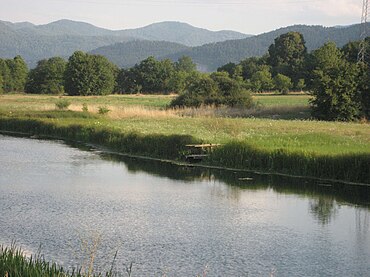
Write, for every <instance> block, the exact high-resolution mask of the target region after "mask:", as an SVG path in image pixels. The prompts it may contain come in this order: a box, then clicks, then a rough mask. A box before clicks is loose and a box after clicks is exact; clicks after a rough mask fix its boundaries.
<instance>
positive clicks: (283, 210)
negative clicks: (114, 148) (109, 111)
mask: <svg viewBox="0 0 370 277" xmlns="http://www.w3.org/2000/svg"><path fill="white" fill-rule="evenodd" d="M369 207H370V190H369V189H367V188H361V187H360V188H356V187H350V186H344V185H343V184H331V183H323V182H314V181H309V180H303V179H288V178H283V177H277V176H260V175H254V174H252V173H246V172H244V173H243V172H227V171H221V170H205V169H200V168H190V167H178V166H174V165H170V164H165V163H160V162H153V161H145V160H137V159H132V158H123V157H121V158H120V157H117V156H114V155H108V154H103V153H100V152H98V151H94V150H91V149H90V150H89V149H79V148H76V147H71V146H69V145H66V144H65V143H64V142H61V141H57V142H56V141H46V140H37V139H28V138H19V137H18V138H17V137H9V136H2V135H0V226H1V227H0V243H3V244H10V243H11V242H12V241H13V240H16V241H17V244H18V245H20V246H22V248H23V249H25V250H26V251H27V252H29V253H35V252H37V250H38V248H39V247H40V245H41V251H42V253H43V254H44V256H45V258H46V259H47V260H53V261H57V262H58V263H60V264H63V265H64V266H68V267H71V266H75V265H77V264H80V265H81V264H84V262H86V260H87V259H86V253H85V252H86V251H84V246H85V245H86V243H87V242H91V241H97V240H98V239H97V238H100V241H99V244H98V251H97V254H96V262H95V265H96V268H97V269H98V270H106V269H109V268H110V266H111V262H112V260H113V257H114V254H115V252H116V251H117V250H118V255H117V260H116V267H115V268H116V270H117V271H120V272H123V271H124V268H125V265H128V264H130V263H131V262H133V276H163V275H166V276H196V275H197V274H202V273H203V271H207V276H270V274H273V275H274V276H369V272H370V226H369V217H370V209H369ZM84 253H85V254H84Z"/></svg>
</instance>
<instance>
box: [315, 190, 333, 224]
mask: <svg viewBox="0 0 370 277" xmlns="http://www.w3.org/2000/svg"><path fill="white" fill-rule="evenodd" d="M309 203H310V204H309V207H310V212H311V214H312V215H313V216H314V217H315V219H317V220H318V221H319V222H320V223H321V224H323V225H325V224H328V223H329V222H330V221H331V220H332V219H334V218H335V216H336V214H337V213H338V205H337V203H336V201H335V200H334V198H330V197H320V196H319V197H318V198H316V199H312V200H310V202H309Z"/></svg>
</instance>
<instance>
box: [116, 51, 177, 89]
mask: <svg viewBox="0 0 370 277" xmlns="http://www.w3.org/2000/svg"><path fill="white" fill-rule="evenodd" d="M174 73H175V69H174V65H173V63H172V62H171V61H170V60H168V59H166V60H163V61H157V60H156V59H155V58H154V57H149V58H147V59H145V60H143V61H142V62H141V63H140V64H137V65H135V66H134V67H133V68H130V69H127V70H125V69H123V70H121V71H120V72H119V77H118V87H119V88H120V91H121V92H126V93H136V92H144V93H168V92H170V91H171V90H172V88H171V87H170V80H171V78H172V76H173V74H174Z"/></svg>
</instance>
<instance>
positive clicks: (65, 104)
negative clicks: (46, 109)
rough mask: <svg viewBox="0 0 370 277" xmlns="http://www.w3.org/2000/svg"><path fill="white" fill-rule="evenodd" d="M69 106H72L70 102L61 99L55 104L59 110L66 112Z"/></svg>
mask: <svg viewBox="0 0 370 277" xmlns="http://www.w3.org/2000/svg"><path fill="white" fill-rule="evenodd" d="M69 105H71V102H69V101H68V100H67V99H60V100H58V101H57V102H55V107H56V109H57V110H66V109H68V107H69Z"/></svg>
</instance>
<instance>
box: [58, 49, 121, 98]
mask: <svg viewBox="0 0 370 277" xmlns="http://www.w3.org/2000/svg"><path fill="white" fill-rule="evenodd" d="M115 73H116V67H115V66H114V65H113V64H112V63H111V62H110V61H108V59H107V58H105V57H103V56H99V55H89V54H86V53H84V52H82V51H76V52H75V53H73V55H72V56H71V57H69V59H68V63H67V67H66V71H65V91H66V92H67V93H68V94H69V95H104V94H109V93H112V91H113V88H114V85H115Z"/></svg>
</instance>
